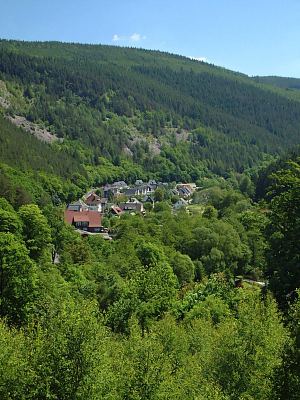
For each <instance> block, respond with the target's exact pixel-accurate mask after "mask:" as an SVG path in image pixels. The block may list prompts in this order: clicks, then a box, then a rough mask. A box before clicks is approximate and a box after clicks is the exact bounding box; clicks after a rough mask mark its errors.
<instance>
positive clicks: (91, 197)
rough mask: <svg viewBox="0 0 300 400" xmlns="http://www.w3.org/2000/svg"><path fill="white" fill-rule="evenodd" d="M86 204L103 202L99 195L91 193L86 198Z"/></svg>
mask: <svg viewBox="0 0 300 400" xmlns="http://www.w3.org/2000/svg"><path fill="white" fill-rule="evenodd" d="M85 202H86V204H92V203H101V199H100V197H99V196H98V195H96V194H95V193H91V194H90V195H89V196H88V198H87V199H86V201H85Z"/></svg>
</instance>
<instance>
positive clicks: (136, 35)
mask: <svg viewBox="0 0 300 400" xmlns="http://www.w3.org/2000/svg"><path fill="white" fill-rule="evenodd" d="M143 39H146V36H142V35H141V34H140V33H133V34H132V35H131V36H130V40H131V41H132V42H140V41H141V40H143Z"/></svg>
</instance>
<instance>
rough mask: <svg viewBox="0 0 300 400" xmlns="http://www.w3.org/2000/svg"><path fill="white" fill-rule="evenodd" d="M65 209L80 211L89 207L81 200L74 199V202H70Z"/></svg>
mask: <svg viewBox="0 0 300 400" xmlns="http://www.w3.org/2000/svg"><path fill="white" fill-rule="evenodd" d="M67 209H68V210H69V211H77V212H80V211H87V210H88V209H89V207H88V206H87V204H85V203H84V202H83V201H82V200H78V201H76V202H74V203H70V204H69V205H68V206H67Z"/></svg>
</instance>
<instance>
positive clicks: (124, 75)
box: [0, 41, 300, 181]
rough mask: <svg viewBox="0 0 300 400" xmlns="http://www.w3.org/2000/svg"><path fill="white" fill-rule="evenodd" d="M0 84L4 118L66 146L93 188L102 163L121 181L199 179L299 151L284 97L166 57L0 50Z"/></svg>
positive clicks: (35, 46)
mask: <svg viewBox="0 0 300 400" xmlns="http://www.w3.org/2000/svg"><path fill="white" fill-rule="evenodd" d="M0 79H1V80H2V81H3V82H4V84H5V85H6V91H7V93H8V95H7V97H8V98H7V99H6V101H8V99H9V105H8V106H7V107H6V113H9V114H12V115H21V116H24V117H26V118H27V119H28V120H29V121H31V122H34V123H37V124H40V125H41V126H44V127H46V128H47V129H49V131H50V132H52V133H54V134H56V135H57V136H58V137H60V138H64V139H66V140H65V142H64V145H63V146H64V148H66V149H68V150H69V151H70V152H71V153H74V152H75V153H76V154H75V155H76V157H77V158H78V157H79V158H80V161H81V163H82V164H85V165H90V166H91V165H92V166H94V168H93V179H94V180H95V179H96V180H98V181H101V180H102V179H103V172H104V171H105V174H104V175H105V176H107V175H108V173H107V169H108V168H106V167H105V166H104V165H103V160H102V159H103V157H104V158H105V160H106V163H107V162H108V164H106V165H109V163H112V164H113V165H114V166H115V167H120V166H121V168H120V170H119V174H120V175H121V174H123V177H124V178H126V176H124V175H126V172H125V173H124V169H125V170H126V171H127V174H128V175H129V179H130V177H133V179H134V176H135V175H136V174H137V173H139V174H141V173H145V174H146V175H148V176H150V175H151V176H153V175H154V176H155V177H157V178H160V179H164V180H169V181H171V180H197V179H198V178H199V177H201V176H202V174H203V171H207V170H209V171H212V172H213V173H217V174H221V175H226V173H228V172H229V171H230V170H234V171H238V172H242V171H243V170H244V169H247V168H251V167H253V166H255V165H256V164H257V163H259V162H260V161H261V160H262V159H264V157H265V155H266V154H280V153H282V152H284V151H285V150H287V149H289V148H291V147H292V146H294V145H295V144H298V143H299V137H300V135H299V123H300V103H299V102H298V101H295V100H293V99H291V98H290V97H289V96H288V95H287V93H286V91H285V90H280V89H275V87H272V89H270V86H269V85H266V86H264V85H263V84H260V83H256V82H255V81H254V80H252V79H250V78H248V77H247V76H245V75H242V74H237V73H234V72H231V71H227V70H225V69H222V68H219V67H214V66H211V65H208V64H205V63H201V62H198V61H193V60H190V59H187V58H184V57H180V56H176V55H170V54H167V53H161V52H154V51H146V50H139V49H130V48H118V47H111V46H100V45H99V46H96V45H78V44H63V43H55V42H47V43H28V42H15V41H1V42H0ZM0 95H1V94H0ZM69 141H71V143H70V142H69ZM175 144H176V146H175ZM101 160H102V161H101ZM104 164H105V162H104ZM122 165H123V166H124V165H126V167H125V168H122ZM137 171H138V172H137Z"/></svg>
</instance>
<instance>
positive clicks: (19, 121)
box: [7, 115, 63, 143]
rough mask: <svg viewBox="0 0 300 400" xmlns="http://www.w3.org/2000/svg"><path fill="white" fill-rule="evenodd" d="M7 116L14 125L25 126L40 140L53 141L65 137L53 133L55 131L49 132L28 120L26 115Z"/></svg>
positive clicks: (24, 127)
mask: <svg viewBox="0 0 300 400" xmlns="http://www.w3.org/2000/svg"><path fill="white" fill-rule="evenodd" d="M7 118H8V119H9V120H10V122H12V123H13V124H14V125H16V126H19V127H20V128H23V129H24V130H25V131H27V132H29V133H31V134H32V135H34V136H35V137H36V138H38V139H39V140H42V141H43V142H47V143H52V142H54V141H56V140H59V141H62V140H63V139H60V138H58V137H57V136H55V135H53V133H51V132H49V131H48V130H47V129H45V128H41V127H40V126H38V125H37V124H34V123H33V122H30V121H28V120H27V119H26V118H25V117H21V116H20V115H14V116H11V115H9V116H7Z"/></svg>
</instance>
